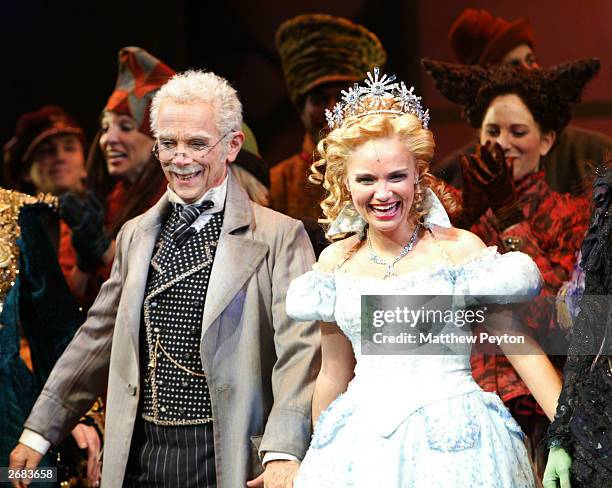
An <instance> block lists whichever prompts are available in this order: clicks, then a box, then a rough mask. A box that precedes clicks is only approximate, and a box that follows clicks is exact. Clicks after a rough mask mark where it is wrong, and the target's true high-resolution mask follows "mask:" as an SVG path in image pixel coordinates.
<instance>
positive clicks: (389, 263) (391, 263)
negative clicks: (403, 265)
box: [368, 223, 420, 279]
mask: <svg viewBox="0 0 612 488" xmlns="http://www.w3.org/2000/svg"><path fill="white" fill-rule="evenodd" d="M419 228H420V224H418V223H417V225H416V227H415V228H414V232H413V234H412V237H411V238H410V240H409V241H408V244H406V245H405V246H404V247H403V248H402V251H401V252H400V253H399V254H398V255H397V256H395V258H393V260H387V259H383V258H381V257H380V256H379V255H378V254H376V253H375V252H374V249H372V240H371V239H370V233H369V232H368V257H369V258H370V261H372V262H373V263H376V264H382V265H383V266H386V267H387V271H386V272H385V276H383V279H384V278H387V277H389V276H397V272H396V271H395V263H397V262H398V261H399V260H400V259H402V258H403V257H404V256H405V255H406V254H408V252H409V251H411V250H412V248H413V247H414V244H415V242H416V238H417V235H418V234H419Z"/></svg>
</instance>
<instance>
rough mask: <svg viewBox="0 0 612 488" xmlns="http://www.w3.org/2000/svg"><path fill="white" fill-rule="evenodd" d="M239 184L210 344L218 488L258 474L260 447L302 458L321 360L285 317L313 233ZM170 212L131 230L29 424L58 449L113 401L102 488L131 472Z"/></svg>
mask: <svg viewBox="0 0 612 488" xmlns="http://www.w3.org/2000/svg"><path fill="white" fill-rule="evenodd" d="M229 178H230V180H229V182H228V189H227V198H226V204H225V215H224V220H223V228H222V231H221V236H220V238H219V243H218V249H217V252H216V256H215V260H214V263H213V267H212V270H211V276H210V282H209V285H208V291H207V296H206V303H205V306H204V313H203V317H202V339H201V347H200V353H201V358H202V365H203V369H204V373H205V374H206V376H207V381H208V386H209V389H210V395H211V403H212V410H213V417H214V424H213V425H214V434H215V439H214V441H215V458H216V470H217V486H218V487H219V488H237V487H244V486H245V482H246V480H247V479H250V478H251V477H253V476H255V475H256V474H257V473H258V472H260V470H261V465H260V463H259V459H258V456H257V454H258V450H259V451H277V452H281V453H289V454H293V455H295V456H297V457H298V458H299V459H301V458H303V456H304V454H305V452H306V449H307V447H308V443H309V440H310V433H311V429H310V425H311V414H310V411H311V398H312V392H313V387H314V379H315V377H316V375H317V372H318V368H319V361H320V350H319V331H318V328H317V325H316V324H315V323H312V322H302V323H296V322H295V321H293V320H291V319H289V318H288V317H287V314H286V312H285V296H286V293H287V288H288V286H289V283H290V282H291V280H292V279H294V278H296V277H297V276H299V275H301V274H303V273H304V272H306V271H308V270H309V269H310V267H311V265H312V263H313V261H314V255H313V252H312V248H311V245H310V242H309V240H308V237H307V235H306V232H305V231H304V228H303V226H302V224H301V223H300V222H298V221H296V220H293V219H291V218H289V217H286V216H284V215H282V214H279V213H277V212H274V211H272V210H270V209H267V208H264V207H261V206H259V205H257V204H255V203H253V202H251V201H250V200H249V199H248V197H247V195H246V193H245V192H244V191H243V190H242V188H241V187H240V186H239V185H238V183H237V182H236V181H235V180H234V179H232V177H231V174H230V176H229ZM170 208H171V206H170V203H169V202H168V197H167V195H164V196H163V197H162V198H161V199H160V201H159V202H158V203H157V204H156V205H155V206H154V207H152V208H151V209H150V210H149V211H147V212H146V213H144V214H143V215H140V216H138V217H136V218H134V219H132V220H131V221H129V222H127V223H126V224H125V226H124V227H123V229H122V230H121V232H120V233H119V235H118V236H117V240H116V254H115V262H114V264H113V269H112V272H111V276H110V278H109V279H108V281H107V282H106V283H105V284H104V285H103V286H102V289H101V290H100V293H99V295H98V297H97V299H96V301H95V303H94V304H93V306H92V307H91V310H90V312H89V315H88V317H87V320H86V322H85V323H84V324H83V325H82V326H81V328H80V329H79V331H78V333H77V334H76V335H75V337H74V339H73V341H72V342H71V343H70V345H69V346H68V348H67V349H66V351H65V352H64V354H63V355H62V357H61V358H60V359H59V361H58V362H57V364H56V366H55V368H54V369H53V371H52V373H51V375H50V377H49V380H48V381H47V383H46V385H45V388H44V390H43V391H42V393H41V394H40V396H39V398H38V400H37V402H36V404H35V406H34V408H33V409H32V412H31V414H30V417H29V418H28V420H27V422H26V424H25V427H27V428H28V429H30V430H33V431H34V432H37V433H39V434H41V435H43V436H44V437H45V438H47V439H48V440H49V441H51V442H52V443H54V444H56V443H58V442H59V441H61V440H62V439H63V438H64V437H65V436H66V435H68V433H69V432H70V430H71V428H72V427H73V426H74V425H75V424H76V422H77V421H78V419H79V418H80V417H81V415H82V414H83V413H85V412H86V411H87V409H88V408H89V407H90V405H91V404H92V403H93V401H94V399H95V398H96V396H99V395H104V394H105V393H106V394H107V403H106V408H107V411H106V439H105V445H104V458H103V471H102V486H103V487H119V486H121V484H122V480H123V477H124V475H125V470H126V464H127V460H128V455H129V452H130V442H131V439H132V432H133V428H134V422H135V420H136V415H137V407H138V399H139V395H140V381H141V378H140V368H139V357H138V349H139V348H138V335H139V331H140V321H141V310H142V304H143V300H144V294H145V285H146V280H147V272H148V269H149V263H150V260H151V257H152V252H153V248H154V245H155V242H156V239H157V236H158V234H159V232H160V228H161V225H162V223H163V221H164V217H165V215H166V214H167V212H169V211H170ZM194 271H195V270H194Z"/></svg>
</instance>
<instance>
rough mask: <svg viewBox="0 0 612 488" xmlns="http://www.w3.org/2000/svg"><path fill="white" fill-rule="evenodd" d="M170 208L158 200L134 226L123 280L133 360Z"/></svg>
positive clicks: (166, 197)
mask: <svg viewBox="0 0 612 488" xmlns="http://www.w3.org/2000/svg"><path fill="white" fill-rule="evenodd" d="M169 209H170V205H169V203H168V195H167V194H164V195H163V196H162V197H161V199H160V200H159V201H158V202H157V203H156V204H155V205H154V206H153V207H151V208H150V209H149V210H148V211H147V212H145V213H144V214H143V216H142V218H141V220H140V222H138V224H137V228H136V230H135V231H134V234H133V237H132V242H131V243H130V248H129V258H128V276H127V279H126V281H125V284H124V286H125V292H126V295H129V297H131V298H130V300H129V302H130V303H129V307H128V308H129V310H130V311H131V317H130V324H129V328H130V335H131V337H132V342H133V346H134V350H135V353H136V357H138V334H139V331H140V315H141V311H142V303H143V301H144V294H145V289H146V286H147V276H148V274H149V265H150V263H151V258H152V256H153V249H154V248H155V243H156V241H157V237H158V235H159V232H160V229H161V224H162V222H163V221H164V218H165V217H166V214H167V212H168V210H169Z"/></svg>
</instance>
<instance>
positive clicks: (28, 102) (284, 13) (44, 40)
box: [0, 0, 612, 164]
mask: <svg viewBox="0 0 612 488" xmlns="http://www.w3.org/2000/svg"><path fill="white" fill-rule="evenodd" d="M0 2H1V5H2V28H1V29H0V52H1V53H2V73H3V76H2V77H0V83H1V88H2V92H3V93H4V94H5V97H4V103H3V110H2V116H1V117H0V143H2V144H3V143H4V142H6V141H7V140H8V139H9V138H10V137H11V136H12V135H13V132H14V127H15V121H16V119H17V117H18V116H19V114H21V113H23V112H25V111H29V110H34V109H36V108H38V107H39V106H40V105H43V104H47V103H56V104H59V105H63V106H65V107H66V108H67V109H68V110H69V111H70V112H71V113H73V114H74V115H75V117H76V118H77V119H78V120H79V122H81V123H82V124H83V125H84V127H85V129H86V133H87V136H88V138H89V139H90V140H91V138H92V137H93V135H94V134H95V131H96V129H97V124H98V116H99V114H100V111H101V109H102V107H103V106H104V103H105V101H106V99H107V97H108V96H109V95H110V93H111V91H112V89H113V87H114V83H115V77H116V71H117V67H116V56H117V51H118V50H119V48H121V47H123V46H127V45H136V46H141V47H143V48H145V49H147V50H148V51H150V52H151V53H152V54H154V55H155V56H157V57H159V58H160V59H162V60H163V61H164V62H166V63H167V64H168V65H170V66H171V67H173V68H174V69H176V70H184V69H187V68H205V69H210V70H212V71H214V72H216V73H218V74H220V75H222V76H224V77H226V78H228V79H229V80H230V81H231V82H232V83H233V84H234V86H235V87H236V88H237V89H238V91H239V93H240V95H241V99H242V101H243V104H244V107H245V120H246V121H247V123H248V124H249V125H250V126H251V127H252V128H253V130H254V132H255V134H256V137H257V139H258V142H259V145H260V150H261V151H262V153H263V155H264V157H265V158H266V159H267V160H268V162H269V163H270V164H274V163H276V162H278V161H279V160H280V159H282V158H284V157H286V156H288V155H290V154H291V153H293V152H295V151H296V150H297V149H298V148H299V147H300V144H301V138H302V131H301V127H300V122H299V119H298V117H297V114H296V113H295V111H294V109H293V107H292V106H291V103H290V102H289V99H288V97H287V96H286V93H285V86H284V82H283V77H282V73H281V70H280V62H279V59H278V56H277V54H276V50H275V47H274V33H275V31H276V28H277V27H278V25H279V24H280V23H281V22H282V21H283V20H285V19H287V18H289V17H292V16H294V15H297V14H300V13H313V12H324V13H330V14H333V15H341V16H344V17H347V18H349V19H352V20H354V21H356V22H359V23H361V24H363V25H365V26H366V27H368V28H369V29H370V30H372V31H373V32H375V33H376V34H377V35H378V36H379V37H380V38H381V40H382V42H383V45H384V46H385V48H386V49H387V51H388V53H389V62H388V64H387V68H386V71H387V72H392V73H396V74H397V75H398V78H399V79H401V80H405V81H406V82H407V84H413V85H415V87H416V89H417V91H418V93H419V94H422V95H423V99H424V103H425V106H427V107H429V108H430V109H431V112H432V129H433V131H434V134H435V136H436V140H437V142H438V156H443V155H444V154H445V153H447V152H448V151H450V150H452V149H454V148H455V147H458V146H460V145H461V144H462V143H464V142H465V141H466V140H468V138H469V137H470V129H469V128H468V127H467V126H466V125H465V123H463V122H462V121H461V119H460V118H459V115H458V110H457V109H456V108H455V107H454V106H452V105H450V104H448V103H447V102H446V101H445V100H443V99H442V97H441V96H440V95H438V94H437V93H436V91H435V89H434V88H433V85H432V84H431V83H430V82H429V80H428V79H426V77H425V75H424V73H423V71H422V69H421V68H420V65H419V58H420V57H422V56H429V57H432V58H437V59H444V60H448V61H453V56H452V53H451V50H450V47H449V45H448V41H447V39H446V34H447V32H448V28H449V27H450V25H451V23H452V21H453V19H454V18H455V17H456V16H457V15H458V14H459V13H460V12H461V11H462V10H463V9H464V8H466V7H477V8H486V9H488V10H490V11H491V12H492V13H493V14H494V15H499V16H502V17H504V18H506V19H507V20H514V19H516V18H518V17H527V18H529V19H530V20H531V21H532V24H533V27H534V32H535V37H536V51H537V54H538V57H539V60H540V63H541V64H542V65H543V66H550V65H552V64H555V63H558V62H562V61H566V60H570V59H575V58H579V57H587V56H597V57H599V58H600V59H601V61H602V72H601V73H600V75H599V77H598V79H597V80H595V81H594V82H593V83H592V84H591V85H590V86H589V88H588V90H587V92H586V93H585V96H584V103H583V104H581V105H580V106H579V107H577V109H576V117H575V119H574V123H575V124H576V125H580V126H583V127H587V128H592V129H595V130H599V131H602V132H605V133H607V134H612V102H611V95H612V82H611V66H612V47H611V46H612V2H611V1H610V0H583V2H580V3H578V2H575V1H572V0H561V1H553V0H545V1H535V0H516V1H513V2H502V1H488V2H487V1H471V2H469V1H459V0H456V1H435V0H429V1H427V0H414V1H410V0H403V1H392V0H377V1H374V0H352V1H348V0H333V1H304V0H301V1H300V0H294V1H291V2H280V1H274V0H259V1H258V0H227V1H225V2H223V1H219V2H207V1H195V0H174V1H171V0H152V1H148V2H141V1H138V2H134V1H129V0H124V1H118V0H107V1H96V0H90V1H88V0H82V1H80V2H73V1H61V0H56V1H43V0H0Z"/></svg>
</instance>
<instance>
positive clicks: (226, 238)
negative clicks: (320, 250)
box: [202, 172, 269, 337]
mask: <svg viewBox="0 0 612 488" xmlns="http://www.w3.org/2000/svg"><path fill="white" fill-rule="evenodd" d="M254 225H255V222H254V218H253V210H252V208H251V203H250V201H249V197H248V196H247V194H246V192H245V191H244V190H243V189H242V188H241V187H240V186H239V184H238V183H237V182H236V181H235V180H234V179H233V178H232V175H231V172H230V173H229V182H228V187H227V197H226V200H225V215H224V220H223V227H222V229H221V236H220V237H219V246H218V248H217V253H216V255H215V260H214V262H213V267H212V270H211V274H210V281H209V283H208V290H207V292H206V303H205V304H204V316H203V319H202V337H204V334H205V333H206V331H207V330H208V328H209V327H210V325H211V324H212V323H213V321H214V320H215V319H216V318H217V317H218V316H219V314H221V312H223V310H224V309H225V308H226V307H227V306H228V305H229V304H230V302H231V301H232V300H233V298H234V296H235V295H236V293H238V291H239V290H240V289H241V288H242V286H243V285H244V283H245V282H246V281H247V279H248V278H249V277H250V276H251V275H252V274H253V273H254V272H255V270H256V269H257V266H258V265H259V263H260V262H261V260H262V259H263V258H264V256H265V255H266V254H267V252H268V251H269V246H268V245H267V244H266V243H264V242H261V241H256V240H254V239H253V236H252V231H253V227H254Z"/></svg>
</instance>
